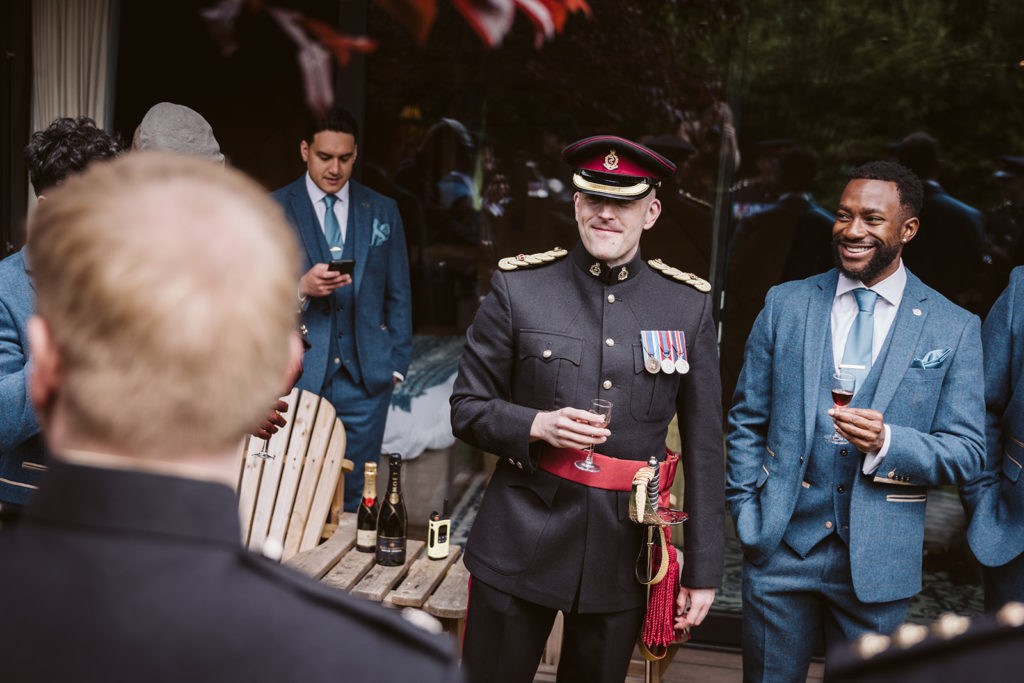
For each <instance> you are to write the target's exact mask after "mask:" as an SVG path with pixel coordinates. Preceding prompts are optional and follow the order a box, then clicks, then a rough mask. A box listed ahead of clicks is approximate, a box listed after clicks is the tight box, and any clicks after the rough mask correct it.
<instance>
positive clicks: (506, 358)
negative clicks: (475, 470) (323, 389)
mask: <svg viewBox="0 0 1024 683" xmlns="http://www.w3.org/2000/svg"><path fill="white" fill-rule="evenodd" d="M594 264H595V260H594V259H593V258H592V257H591V256H590V255H589V254H588V253H587V252H586V251H585V250H584V249H583V248H582V246H577V247H576V248H575V249H574V250H573V251H572V252H570V254H569V256H568V257H567V258H564V259H562V260H560V261H557V262H555V263H550V264H548V265H543V266H538V267H536V268H530V269H526V270H516V271H511V272H502V271H499V272H496V273H495V274H494V278H493V280H492V291H491V293H490V294H489V295H488V296H487V297H486V298H485V299H484V301H483V303H482V304H481V306H480V310H479V311H478V313H477V316H476V319H475V321H474V323H473V325H472V327H471V328H470V329H469V331H468V333H467V335H466V348H465V351H464V353H463V356H462V360H461V362H460V363H459V375H458V377H457V378H456V380H455V389H454V393H453V395H452V399H451V404H452V428H453V430H454V432H455V434H456V436H458V437H459V438H461V439H463V440H465V441H467V442H469V443H471V444H473V445H476V446H478V447H480V448H482V449H484V450H486V451H489V452H491V453H495V454H497V455H498V456H499V458H500V459H499V462H498V465H497V468H496V469H495V472H494V476H493V477H492V479H491V482H490V484H489V485H488V488H487V492H486V494H485V496H484V499H483V502H482V503H481V507H480V511H479V513H478V515H477V518H476V521H475V522H474V524H473V528H472V531H471V534H470V538H469V541H468V543H467V547H466V566H467V567H469V569H470V572H471V573H472V574H473V576H475V577H479V578H480V579H481V580H483V581H485V582H487V583H488V584H491V585H493V586H495V587H497V588H499V589H501V590H504V591H506V592H508V593H511V594H513V595H516V596H518V597H521V598H523V599H526V600H530V601H532V602H536V603H538V604H542V605H546V606H549V607H554V608H557V609H561V610H568V609H570V608H571V607H572V606H573V603H574V600H575V599H576V598H577V597H578V609H579V611H581V612H611V611H619V610H625V609H630V608H634V607H638V606H639V605H641V604H642V601H643V589H642V587H641V585H640V584H639V583H638V582H637V580H636V578H635V576H634V564H635V561H636V557H637V553H638V551H639V549H640V544H641V535H642V531H641V527H640V526H639V525H637V524H635V523H633V522H631V521H630V520H629V516H628V497H629V494H628V493H627V492H619V491H607V490H602V489H597V488H590V487H587V486H584V485H581V484H577V483H574V482H571V481H567V480H564V479H561V478H559V477H557V476H555V475H553V474H550V473H548V472H546V471H544V470H539V469H538V462H539V454H540V446H541V442H534V443H533V444H531V443H530V425H531V424H532V422H533V419H534V416H535V415H536V413H537V412H538V411H540V410H555V409H558V408H562V407H565V406H570V407H575V408H584V409H585V408H588V407H589V406H590V400H591V399H593V398H603V399H607V400H609V401H611V402H612V406H613V407H612V414H611V422H610V423H609V429H610V430H611V436H610V437H609V438H608V441H607V442H605V443H604V444H601V445H600V446H599V447H598V448H597V451H598V452H599V453H603V454H604V455H607V456H610V457H615V458H623V459H629V460H644V461H646V460H647V459H648V458H649V457H650V456H651V455H652V454H653V455H657V456H658V458H659V461H660V460H663V459H664V457H665V436H666V434H667V432H668V425H669V423H670V422H671V420H672V416H673V414H675V413H676V412H677V411H678V414H679V425H680V432H681V436H682V444H683V448H682V460H681V463H680V464H681V465H682V467H681V468H680V469H679V471H678V472H677V476H685V477H686V486H685V501H684V504H683V507H684V509H685V510H686V511H687V512H688V513H689V515H690V520H689V521H687V522H686V523H685V524H684V525H683V528H682V533H681V535H682V539H683V540H682V545H683V548H684V555H685V565H684V567H683V569H682V584H683V585H685V586H688V587H691V588H707V587H714V586H717V585H718V584H719V583H720V581H721V576H722V544H723V533H724V531H723V517H724V510H725V502H724V494H723V488H724V458H723V446H722V427H721V424H722V417H721V402H720V401H721V396H720V394H721V391H720V387H719V378H718V354H717V352H716V349H715V329H714V324H713V322H712V319H711V300H710V297H709V296H708V295H706V294H702V293H700V292H698V291H697V290H695V289H693V288H692V287H690V286H688V285H686V284H683V283H681V282H678V281H676V280H672V279H670V278H667V277H665V276H663V275H661V274H660V273H659V272H658V271H656V270H654V269H653V268H652V267H651V266H649V265H647V264H646V263H644V261H643V260H642V259H641V258H640V255H639V253H638V254H637V256H636V258H634V259H633V260H632V261H631V262H629V263H627V264H626V265H625V266H620V267H617V268H613V269H609V268H607V267H605V266H599V275H597V276H595V275H593V274H592V273H591V272H590V269H591V268H593V267H594ZM620 277H621V278H622V279H620ZM641 330H683V331H684V332H685V334H686V348H687V353H688V357H689V363H690V372H689V373H688V374H685V375H679V374H671V375H669V374H662V373H659V374H657V375H652V374H649V373H647V372H646V371H645V370H644V363H643V361H644V355H643V348H642V346H641ZM678 533H679V532H678V531H677V534H678ZM673 542H675V543H677V544H678V543H680V537H679V535H676V536H674V537H673ZM577 591H578V596H577Z"/></svg>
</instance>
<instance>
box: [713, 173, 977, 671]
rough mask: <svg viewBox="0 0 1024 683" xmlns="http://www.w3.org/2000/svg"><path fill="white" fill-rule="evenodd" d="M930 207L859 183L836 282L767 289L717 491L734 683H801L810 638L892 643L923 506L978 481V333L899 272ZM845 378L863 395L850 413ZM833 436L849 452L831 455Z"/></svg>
mask: <svg viewBox="0 0 1024 683" xmlns="http://www.w3.org/2000/svg"><path fill="white" fill-rule="evenodd" d="M922 195H923V191H922V188H921V183H920V181H919V180H918V179H917V177H916V176H914V175H913V174H912V173H910V171H908V170H907V169H906V168H904V167H902V166H899V165H898V164H894V163H891V162H874V163H870V164H866V165H864V166H862V167H860V168H858V169H855V170H854V172H853V174H852V175H851V179H850V181H849V183H847V185H846V188H845V189H844V190H843V194H842V197H841V198H840V201H839V208H838V210H837V212H836V222H835V226H834V227H833V230H832V236H833V249H834V253H835V260H836V266H837V269H834V270H830V271H828V272H827V273H823V274H821V275H815V276H813V277H810V278H808V279H806V280H799V281H793V282H787V283H784V284H782V285H779V286H778V287H774V288H772V289H771V290H770V291H769V293H768V296H767V298H766V300H765V305H764V309H763V310H762V311H761V313H760V315H759V316H758V317H757V320H756V321H755V323H754V327H753V330H752V331H751V334H750V338H749V340H748V342H747V348H746V354H745V358H744V364H743V370H742V371H741V373H740V377H739V382H738V385H737V388H736V394H735V402H734V404H733V408H732V410H731V411H730V413H729V434H728V440H727V447H728V452H729V461H728V477H727V484H726V495H727V497H728V499H729V504H730V507H731V511H732V515H733V518H734V519H735V522H736V533H737V535H738V536H739V539H740V542H741V544H742V546H743V553H744V563H743V669H744V672H743V673H744V680H749V681H761V680H765V681H797V680H799V681H803V680H805V679H806V676H807V668H808V666H809V664H810V661H811V656H812V653H813V648H814V645H815V641H816V639H817V637H818V635H819V634H822V633H823V634H824V637H825V645H826V647H828V646H831V645H833V644H835V643H836V642H838V641H842V640H843V639H851V638H855V637H857V636H858V635H860V634H862V633H864V632H867V631H877V632H881V633H887V632H890V631H892V630H894V629H895V628H896V627H897V626H899V625H900V624H901V623H902V622H903V619H904V617H905V615H906V610H907V604H908V602H909V600H910V597H911V596H912V595H914V594H915V593H917V592H918V591H919V590H920V589H921V558H922V550H923V548H922V546H923V535H924V516H925V515H924V513H925V500H926V498H927V490H928V488H929V487H934V486H939V485H942V484H950V483H964V482H966V481H968V480H970V479H972V478H973V477H974V476H976V473H977V472H978V469H979V466H980V463H981V458H982V450H983V443H984V435H983V433H982V427H981V425H982V420H983V419H984V402H983V397H982V360H981V349H980V343H981V340H980V325H979V322H978V318H977V317H976V316H974V315H971V314H970V313H968V312H967V311H964V310H963V309H961V308H959V307H958V306H955V305H954V304H952V303H950V302H949V301H948V300H947V299H945V298H943V297H942V295H940V294H939V293H938V292H936V291H935V290H933V289H931V288H929V287H928V286H926V285H925V284H923V283H922V282H921V281H920V280H919V279H918V278H917V277H916V276H914V275H913V274H912V273H910V272H909V271H908V270H907V269H906V268H905V267H904V266H903V262H902V261H901V259H900V254H901V252H902V250H903V247H904V245H905V244H906V243H907V242H909V241H910V240H911V239H912V238H913V237H914V235H915V234H916V232H917V229H918V219H917V218H916V216H917V212H918V210H919V209H920V207H921V202H922ZM923 229H927V228H926V227H924V228H923ZM837 371H841V372H849V373H851V374H853V375H854V376H855V377H856V387H855V394H854V396H853V400H852V401H851V402H850V403H849V405H848V406H846V407H843V408H833V405H834V404H833V397H832V395H831V389H832V383H831V379H830V378H831V376H832V374H833V373H835V372H837ZM833 431H837V432H838V433H839V435H840V436H842V437H843V438H845V439H847V440H849V441H850V443H849V444H835V445H833V444H832V443H829V442H828V441H826V439H825V438H824V437H826V436H828V435H830V434H831V433H832V432H833Z"/></svg>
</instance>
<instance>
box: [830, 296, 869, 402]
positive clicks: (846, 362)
mask: <svg viewBox="0 0 1024 683" xmlns="http://www.w3.org/2000/svg"><path fill="white" fill-rule="evenodd" d="M853 296H854V297H855V298H856V299H857V317H856V318H854V320H853V325H852V326H851V327H850V334H849V335H847V337H846V348H845V349H844V350H843V362H842V363H841V364H840V368H839V369H840V371H841V372H847V373H849V374H851V375H853V376H854V377H856V378H857V386H856V388H855V392H857V391H860V388H861V385H862V384H864V380H865V379H867V376H868V373H869V372H870V371H871V340H872V337H874V334H875V302H877V301H878V292H873V291H871V290H870V289H864V288H859V289H855V290H853ZM849 366H858V367H849Z"/></svg>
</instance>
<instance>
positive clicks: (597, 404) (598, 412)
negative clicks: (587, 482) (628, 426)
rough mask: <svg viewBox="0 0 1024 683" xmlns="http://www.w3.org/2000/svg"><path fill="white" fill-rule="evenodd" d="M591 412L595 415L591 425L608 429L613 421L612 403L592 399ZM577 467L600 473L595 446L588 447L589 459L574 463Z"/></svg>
mask: <svg viewBox="0 0 1024 683" xmlns="http://www.w3.org/2000/svg"><path fill="white" fill-rule="evenodd" d="M590 412H591V413H593V414H594V417H593V419H591V420H590V424H592V425H594V426H595V427H606V426H607V425H608V422H610V421H611V419H612V404H611V401H605V400H603V399H600V398H595V399H591V401H590ZM573 464H574V465H576V467H578V468H580V469H581V470H583V471H584V472H600V471H601V468H600V467H598V466H597V465H595V464H594V447H593V445H591V446H587V459H586V460H577V461H576V462H574V463H573Z"/></svg>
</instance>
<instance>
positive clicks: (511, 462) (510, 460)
mask: <svg viewBox="0 0 1024 683" xmlns="http://www.w3.org/2000/svg"><path fill="white" fill-rule="evenodd" d="M508 464H509V465H515V464H516V461H515V460H513V459H512V458H509V459H508Z"/></svg>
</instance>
